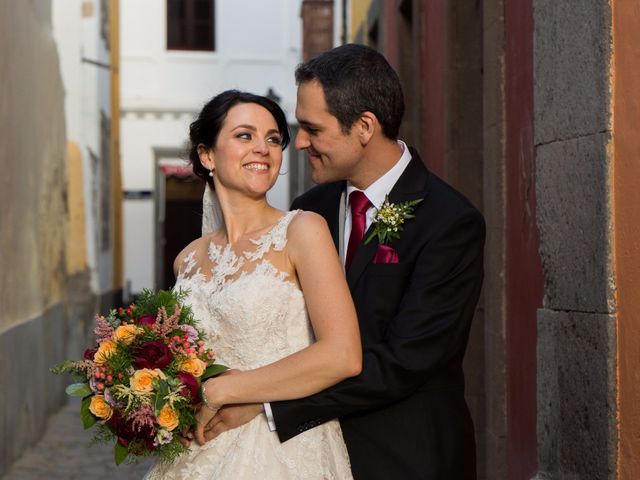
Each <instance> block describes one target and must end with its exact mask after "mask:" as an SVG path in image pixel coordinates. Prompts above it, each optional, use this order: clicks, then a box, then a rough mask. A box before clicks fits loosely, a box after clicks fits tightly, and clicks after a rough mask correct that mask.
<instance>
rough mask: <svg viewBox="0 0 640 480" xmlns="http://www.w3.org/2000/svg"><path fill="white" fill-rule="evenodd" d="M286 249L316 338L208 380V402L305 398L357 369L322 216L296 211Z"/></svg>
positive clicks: (357, 352) (348, 311) (352, 322)
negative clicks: (268, 361) (289, 351)
mask: <svg viewBox="0 0 640 480" xmlns="http://www.w3.org/2000/svg"><path fill="white" fill-rule="evenodd" d="M287 249H288V251H289V259H290V261H291V263H292V265H293V267H294V268H295V271H296V272H297V275H298V279H299V282H300V286H301V288H302V291H303V293H304V298H305V302H306V305H307V309H308V311H309V317H310V319H311V324H312V326H313V331H314V333H315V338H316V342H315V343H313V344H311V345H309V346H308V347H306V348H304V349H303V350H300V351H298V352H296V353H294V354H291V355H289V356H287V357H285V358H282V359H281V360H278V361H277V362H274V363H271V364H269V365H266V366H264V367H261V368H257V369H255V370H249V371H244V372H240V373H237V374H235V375H225V376H221V377H216V378H212V379H209V380H207V381H206V382H205V392H206V399H207V403H208V404H209V405H213V406H221V405H226V404H236V403H254V402H271V401H276V400H288V399H294V398H301V397H306V396H308V395H311V394H313V393H316V392H319V391H321V390H323V389H325V388H327V387H329V386H331V385H334V384H336V383H338V382H339V381H341V380H343V379H345V378H347V377H352V376H355V375H358V374H359V373H360V370H361V366H362V349H361V344H360V334H359V329H358V321H357V318H356V312H355V307H354V306H353V301H352V300H351V294H350V293H349V288H348V286H347V282H346V279H345V276H344V272H343V270H342V266H341V264H340V261H339V259H338V255H337V253H336V250H335V247H334V244H333V241H332V239H331V236H330V233H329V229H328V227H327V224H326V222H325V220H324V219H323V218H322V217H321V216H319V215H317V214H315V213H311V212H300V213H298V214H297V215H296V217H295V218H294V219H293V221H292V222H291V224H290V226H289V231H288V244H287Z"/></svg>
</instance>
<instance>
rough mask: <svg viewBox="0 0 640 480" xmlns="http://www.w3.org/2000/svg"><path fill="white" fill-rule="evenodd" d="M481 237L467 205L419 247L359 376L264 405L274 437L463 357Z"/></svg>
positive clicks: (392, 392)
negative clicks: (272, 420)
mask: <svg viewBox="0 0 640 480" xmlns="http://www.w3.org/2000/svg"><path fill="white" fill-rule="evenodd" d="M484 235H485V229H484V220H483V219H482V216H481V215H480V214H479V213H478V212H477V211H476V210H471V209H469V210H466V211H465V213H464V214H462V215H460V216H459V217H458V218H457V219H455V220H454V221H453V222H452V223H451V224H450V225H448V226H447V227H445V228H443V229H442V230H441V231H440V232H439V234H437V235H436V236H434V237H433V238H431V239H430V240H429V242H428V243H427V244H425V245H424V246H423V248H422V250H421V252H420V253H419V255H418V258H417V260H416V262H415V266H414V269H413V272H412V274H411V277H410V279H409V281H408V283H407V288H406V291H405V292H404V295H403V297H402V299H401V302H400V305H399V309H398V312H397V314H396V315H395V317H394V318H393V319H391V321H390V322H389V324H388V328H387V333H386V336H385V339H384V341H382V342H379V343H376V344H370V345H366V346H365V348H364V351H363V370H362V373H361V374H360V375H359V376H357V377H353V378H349V379H347V380H345V381H343V382H341V383H339V384H337V385H335V386H333V387H330V388H328V389H327V390H324V391H322V392H320V393H317V394H315V395H312V396H309V397H306V398H302V399H299V400H290V401H284V402H274V403H272V404H271V408H272V411H273V415H274V418H275V423H276V427H277V433H278V436H279V437H280V440H281V441H286V440H288V439H289V438H291V437H294V436H296V435H298V434H299V433H302V432H303V431H305V430H307V429H309V428H312V427H315V426H317V425H320V424H321V423H324V422H326V421H328V420H331V419H334V418H338V417H342V416H345V415H349V414H353V413H363V412H366V411H369V410H374V409H378V408H381V407H384V406H386V405H389V404H392V403H395V402H398V401H400V400H402V399H404V398H406V397H408V396H409V395H411V394H412V393H414V392H415V391H416V390H417V389H418V388H420V387H422V386H423V385H425V384H426V383H427V382H428V381H429V380H430V379H431V378H433V377H434V375H437V374H438V373H439V371H440V370H441V369H442V368H443V367H444V366H446V365H448V364H449V362H450V361H451V360H452V358H454V357H455V356H460V357H461V356H462V355H463V354H464V350H465V348H466V342H467V338H468V332H469V326H470V323H471V319H472V317H473V313H474V310H475V306H476V303H477V300H478V296H479V292H480V287H481V284H482V276H483V267H482V258H483V246H484ZM372 301H375V300H373V299H372ZM362 322H363V323H366V322H367V319H363V320H362Z"/></svg>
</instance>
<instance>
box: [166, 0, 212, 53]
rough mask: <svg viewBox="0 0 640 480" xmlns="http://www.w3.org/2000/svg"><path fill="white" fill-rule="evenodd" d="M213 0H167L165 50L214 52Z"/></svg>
mask: <svg viewBox="0 0 640 480" xmlns="http://www.w3.org/2000/svg"><path fill="white" fill-rule="evenodd" d="M214 19H215V2H214V0H167V49H168V50H204V51H214V50H215V46H216V42H215V22H214Z"/></svg>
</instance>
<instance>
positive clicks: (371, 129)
mask: <svg viewBox="0 0 640 480" xmlns="http://www.w3.org/2000/svg"><path fill="white" fill-rule="evenodd" d="M355 126H356V129H357V133H358V138H359V139H360V144H361V145H362V146H363V147H364V146H365V145H367V144H368V143H369V142H370V141H371V138H373V135H374V133H375V132H376V130H377V129H379V128H380V124H379V123H378V118H377V117H376V116H375V114H374V113H371V112H362V113H361V114H360V116H359V117H358V119H357V120H356V125H355Z"/></svg>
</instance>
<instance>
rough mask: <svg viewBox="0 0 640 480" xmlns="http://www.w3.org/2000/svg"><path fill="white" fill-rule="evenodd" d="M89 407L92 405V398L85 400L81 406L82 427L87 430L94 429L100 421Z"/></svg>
mask: <svg viewBox="0 0 640 480" xmlns="http://www.w3.org/2000/svg"><path fill="white" fill-rule="evenodd" d="M89 405H91V397H85V398H83V399H82V404H80V418H81V419H82V425H83V426H84V429H85V430H86V429H87V428H90V427H92V426H93V425H94V424H95V423H96V422H97V421H98V419H97V417H96V416H95V415H94V414H93V413H91V410H89Z"/></svg>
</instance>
